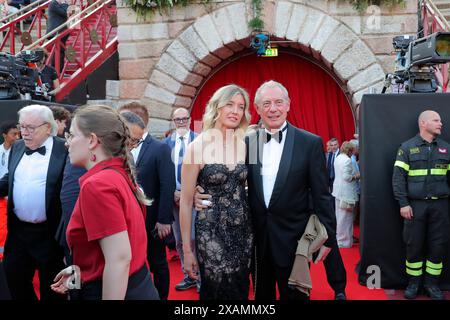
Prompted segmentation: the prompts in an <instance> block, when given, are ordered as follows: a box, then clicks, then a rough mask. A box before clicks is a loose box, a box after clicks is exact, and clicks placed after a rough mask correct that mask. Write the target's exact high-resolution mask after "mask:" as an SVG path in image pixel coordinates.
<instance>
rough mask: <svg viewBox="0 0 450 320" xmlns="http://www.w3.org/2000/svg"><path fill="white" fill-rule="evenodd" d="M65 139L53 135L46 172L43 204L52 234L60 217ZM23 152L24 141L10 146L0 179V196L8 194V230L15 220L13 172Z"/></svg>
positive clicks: (65, 153)
mask: <svg viewBox="0 0 450 320" xmlns="http://www.w3.org/2000/svg"><path fill="white" fill-rule="evenodd" d="M64 143H65V141H64V140H63V139H61V138H58V137H53V148H52V154H51V156H50V163H49V166H48V172H47V182H46V189H45V206H46V215H47V222H48V224H49V230H50V232H52V234H53V235H55V234H56V229H57V227H58V224H59V221H60V219H61V201H60V199H59V194H60V191H61V183H62V178H63V172H64V165H65V163H66V158H67V149H66V147H65V146H64ZM24 153H25V142H24V141H23V140H18V141H16V142H15V143H14V144H13V146H12V147H11V152H10V154H9V162H8V173H7V174H5V175H4V176H3V177H2V178H1V179H0V196H2V197H4V196H8V230H13V229H14V227H15V225H14V222H16V221H17V217H16V215H15V214H14V201H13V190H14V186H13V184H14V174H15V172H16V168H17V165H18V164H19V162H20V159H22V157H23V154H24Z"/></svg>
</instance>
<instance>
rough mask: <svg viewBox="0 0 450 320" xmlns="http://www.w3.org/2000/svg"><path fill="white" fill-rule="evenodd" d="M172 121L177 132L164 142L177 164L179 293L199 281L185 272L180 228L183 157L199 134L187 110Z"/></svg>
mask: <svg viewBox="0 0 450 320" xmlns="http://www.w3.org/2000/svg"><path fill="white" fill-rule="evenodd" d="M172 121H173V123H174V125H175V128H176V129H175V132H173V133H172V134H171V135H170V136H169V137H167V138H166V140H164V142H165V143H166V144H167V145H168V146H169V147H170V149H171V150H172V159H173V162H174V164H175V184H176V190H175V193H174V204H175V205H174V206H173V217H174V219H175V220H174V222H173V224H172V230H173V235H174V237H175V243H176V249H177V252H178V255H179V256H180V261H181V270H182V271H183V274H184V278H183V280H182V281H181V282H180V283H178V284H176V285H175V289H176V290H179V291H183V290H187V289H190V288H194V287H196V285H197V280H195V279H191V278H190V277H189V275H188V274H187V273H186V272H185V271H184V255H183V242H182V240H181V228H180V194H181V164H182V161H183V156H184V153H185V151H186V148H187V146H188V144H189V143H191V142H192V141H193V140H194V139H195V138H196V137H197V134H196V133H195V132H193V131H191V130H190V129H189V127H190V124H191V118H190V115H189V111H188V110H187V109H185V108H178V109H175V110H174V111H173V114H172ZM192 221H195V210H192ZM191 238H192V239H191V242H192V248H195V245H194V243H193V242H194V239H195V230H194V224H192V231H191Z"/></svg>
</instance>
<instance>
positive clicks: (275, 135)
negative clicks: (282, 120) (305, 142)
mask: <svg viewBox="0 0 450 320" xmlns="http://www.w3.org/2000/svg"><path fill="white" fill-rule="evenodd" d="M286 129H287V126H285V127H284V128H283V129H282V130H280V131H278V132H275V133H273V134H271V133H268V132H266V143H268V142H269V141H270V140H271V139H275V140H276V141H277V142H278V143H281V141H282V140H283V131H286Z"/></svg>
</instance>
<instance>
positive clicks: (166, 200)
mask: <svg viewBox="0 0 450 320" xmlns="http://www.w3.org/2000/svg"><path fill="white" fill-rule="evenodd" d="M136 171H137V180H138V183H139V185H140V186H141V187H142V189H143V190H144V192H145V195H146V196H147V197H148V198H149V199H152V200H153V203H152V205H151V206H149V207H147V219H146V226H147V229H148V230H152V229H153V228H154V227H155V224H156V222H159V223H162V224H171V223H172V222H173V211H172V210H173V194H174V192H175V167H174V164H173V161H172V158H171V151H170V147H169V146H168V145H167V144H165V143H163V142H161V141H158V140H156V139H154V138H153V137H152V136H151V135H150V134H148V135H147V137H146V138H145V140H144V142H143V143H142V147H141V150H140V152H139V156H138V159H137V161H136Z"/></svg>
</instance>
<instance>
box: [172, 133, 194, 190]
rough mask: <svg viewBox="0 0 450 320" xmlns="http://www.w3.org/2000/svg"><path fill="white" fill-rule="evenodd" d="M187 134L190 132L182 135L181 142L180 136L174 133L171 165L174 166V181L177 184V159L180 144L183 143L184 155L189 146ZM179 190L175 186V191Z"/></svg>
mask: <svg viewBox="0 0 450 320" xmlns="http://www.w3.org/2000/svg"><path fill="white" fill-rule="evenodd" d="M189 134H190V131H187V132H186V133H185V134H184V135H183V141H181V139H180V137H181V135H179V134H178V132H176V133H175V138H176V140H175V148H173V163H174V164H175V181H177V184H178V170H177V168H178V161H179V160H180V159H179V155H180V149H181V143H184V153H185V154H186V148H187V146H188V144H189V142H190V141H189ZM181 161H183V159H181ZM180 189H181V188H178V186H177V190H180Z"/></svg>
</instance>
